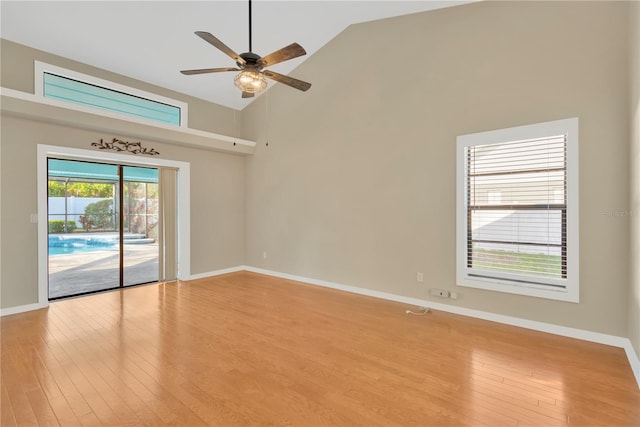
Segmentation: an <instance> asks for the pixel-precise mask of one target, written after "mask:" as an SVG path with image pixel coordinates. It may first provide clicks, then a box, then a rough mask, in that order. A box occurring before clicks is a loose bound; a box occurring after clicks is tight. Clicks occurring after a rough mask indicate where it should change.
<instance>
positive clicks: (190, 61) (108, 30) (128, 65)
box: [0, 0, 468, 110]
mask: <svg viewBox="0 0 640 427" xmlns="http://www.w3.org/2000/svg"><path fill="white" fill-rule="evenodd" d="M462 3H468V1H267V0H264V1H262V0H256V1H254V2H253V31H252V32H253V49H252V50H253V51H254V52H256V53H258V54H260V55H262V56H265V55H266V54H268V53H270V52H273V51H275V50H278V49H280V48H282V47H284V46H286V45H288V44H290V43H292V42H297V43H299V44H301V45H302V46H303V47H304V48H305V50H306V51H307V55H306V56H304V57H300V58H296V59H293V60H290V61H287V62H284V63H281V64H277V65H275V66H273V67H272V68H270V69H272V70H273V71H276V72H279V73H283V74H287V73H289V72H290V71H292V70H293V69H294V68H295V67H296V66H298V65H299V64H300V63H301V62H302V61H304V60H305V59H306V58H308V57H309V56H311V55H313V54H314V52H316V51H317V50H318V49H320V48H321V47H322V46H323V45H325V44H326V43H327V42H329V41H330V40H331V39H332V38H334V37H335V36H336V35H337V34H339V33H340V32H341V31H343V30H344V29H345V28H346V27H348V26H349V25H351V24H355V23H360V22H366V21H371V20H376V19H382V18H387V17H392V16H399V15H405V14H410V13H417V12H423V11H427V10H431V9H437V8H442V7H448V6H455V5H458V4H462ZM0 7H1V26H0V36H1V37H2V38H4V39H8V40H11V41H14V42H17V43H20V44H24V45H27V46H30V47H33V48H36V49H41V50H44V51H47V52H51V53H54V54H56V55H60V56H63V57H66V58H69V59H72V60H76V61H80V62H83V63H86V64H89V65H92V66H96V67H99V68H103V69H105V70H108V71H112V72H115V73H118V74H122V75H125V76H128V77H131V78H135V79H139V80H143V81H146V82H149V83H152V84H155V85H158V86H162V87H165V88H168V89H171V90H175V91H178V92H182V93H185V94H189V95H192V96H195V97H198V98H202V99H205V100H207V101H211V102H214V103H217V104H220V105H224V106H227V107H230V108H234V109H238V110H240V109H242V108H244V107H245V106H246V105H248V104H249V103H250V102H251V101H252V100H251V99H241V98H240V91H239V90H238V89H236V88H235V87H234V86H233V77H234V75H235V74H234V73H232V72H229V73H216V74H203V75H196V76H184V75H182V74H180V72H179V71H180V70H182V69H193V68H213V67H233V66H234V65H235V64H234V63H233V60H232V59H231V58H229V57H228V56H226V55H225V54H224V53H222V52H220V51H219V50H217V49H215V48H214V47H213V46H211V45H209V44H207V43H206V42H204V41H203V40H201V39H200V38H198V37H197V36H195V35H194V31H207V32H210V33H212V34H213V35H215V36H216V37H217V38H218V39H220V40H221V41H222V42H223V43H225V44H226V45H227V46H229V47H230V48H232V49H233V50H235V51H236V52H237V53H242V52H246V51H248V45H249V41H248V38H249V37H248V36H249V29H248V28H249V27H248V2H247V1H244V0H235V1H4V0H3V1H2V2H0ZM298 77H301V78H303V79H304V76H298ZM311 83H313V82H311ZM273 84H275V82H272V81H270V83H269V85H270V86H272V85H273ZM291 90H294V89H291ZM311 90H313V88H312V89H311ZM300 94H301V96H303V94H302V92H301V93H300Z"/></svg>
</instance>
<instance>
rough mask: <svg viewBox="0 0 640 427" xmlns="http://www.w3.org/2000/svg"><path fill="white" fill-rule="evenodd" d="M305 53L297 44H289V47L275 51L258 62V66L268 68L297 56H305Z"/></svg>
mask: <svg viewBox="0 0 640 427" xmlns="http://www.w3.org/2000/svg"><path fill="white" fill-rule="evenodd" d="M306 54H307V51H305V50H304V48H303V47H302V46H300V45H299V44H298V43H291V44H290V45H289V46H285V47H283V48H282V49H280V50H276V51H275V52H273V53H270V54H269V55H267V56H265V57H263V58H261V59H259V60H258V66H260V67H262V68H266V67H269V66H271V65H274V64H278V63H280V62H284V61H288V60H290V59H293V58H297V57H298V56H302V55H306Z"/></svg>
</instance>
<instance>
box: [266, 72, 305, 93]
mask: <svg viewBox="0 0 640 427" xmlns="http://www.w3.org/2000/svg"><path fill="white" fill-rule="evenodd" d="M263 74H264V75H265V76H266V77H268V78H270V79H271V80H275V81H277V82H280V83H283V84H285V85H287V86H291V87H293V88H296V89H298V90H301V91H303V92H305V91H307V90H309V88H310V87H311V83H307V82H303V81H302V80H298V79H294V78H293V77H289V76H285V75H284V74H280V73H275V72H273V71H269V70H265V71H263Z"/></svg>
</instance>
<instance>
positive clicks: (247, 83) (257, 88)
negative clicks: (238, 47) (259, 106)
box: [233, 68, 267, 93]
mask: <svg viewBox="0 0 640 427" xmlns="http://www.w3.org/2000/svg"><path fill="white" fill-rule="evenodd" d="M233 84H234V85H236V87H237V88H238V89H240V90H241V91H243V92H247V93H258V92H262V91H263V90H265V89H266V88H267V79H266V78H265V77H264V75H263V74H262V73H261V72H260V71H258V70H255V69H249V68H247V69H244V70H242V71H241V72H239V73H238V75H237V76H235V78H234V79H233Z"/></svg>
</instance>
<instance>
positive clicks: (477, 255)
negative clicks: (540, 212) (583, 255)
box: [473, 248, 562, 279]
mask: <svg viewBox="0 0 640 427" xmlns="http://www.w3.org/2000/svg"><path fill="white" fill-rule="evenodd" d="M473 268H477V269H483V270H494V271H508V272H511V273H520V274H532V275H536V276H545V277H555V278H558V279H560V278H562V257H560V256H559V255H542V254H527V253H519V252H507V251H495V250H486V249H476V248H474V249H473Z"/></svg>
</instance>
